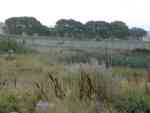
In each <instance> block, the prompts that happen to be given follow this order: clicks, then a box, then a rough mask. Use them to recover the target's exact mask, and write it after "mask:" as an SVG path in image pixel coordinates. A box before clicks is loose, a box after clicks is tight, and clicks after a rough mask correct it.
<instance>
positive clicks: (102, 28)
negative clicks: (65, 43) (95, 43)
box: [85, 21, 111, 38]
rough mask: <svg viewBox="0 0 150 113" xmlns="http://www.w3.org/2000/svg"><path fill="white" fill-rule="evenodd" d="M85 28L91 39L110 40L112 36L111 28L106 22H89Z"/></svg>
mask: <svg viewBox="0 0 150 113" xmlns="http://www.w3.org/2000/svg"><path fill="white" fill-rule="evenodd" d="M85 28H86V31H87V33H88V34H89V35H90V36H91V37H98V38H100V37H102V38H109V37H110V36H111V26H110V24H109V23H107V22H105V21H89V22H87V23H86V24H85Z"/></svg>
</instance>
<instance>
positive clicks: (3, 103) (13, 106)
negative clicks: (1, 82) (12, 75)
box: [0, 94, 18, 113]
mask: <svg viewBox="0 0 150 113" xmlns="http://www.w3.org/2000/svg"><path fill="white" fill-rule="evenodd" d="M17 103H18V100H17V98H16V96H14V95H9V94H8V95H6V94H5V95H3V94H2V95H0V113H10V112H13V111H18V107H17Z"/></svg>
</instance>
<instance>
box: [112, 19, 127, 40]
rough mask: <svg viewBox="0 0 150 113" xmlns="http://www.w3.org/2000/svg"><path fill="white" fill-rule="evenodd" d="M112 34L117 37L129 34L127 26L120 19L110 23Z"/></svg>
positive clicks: (124, 37) (124, 36)
mask: <svg viewBox="0 0 150 113" xmlns="http://www.w3.org/2000/svg"><path fill="white" fill-rule="evenodd" d="M111 29H112V36H113V37H115V38H119V39H126V38H127V37H128V36H129V29H128V26H127V25H126V24H125V23H124V22H121V21H114V22H112V23H111Z"/></svg>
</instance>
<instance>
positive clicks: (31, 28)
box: [5, 17, 49, 35]
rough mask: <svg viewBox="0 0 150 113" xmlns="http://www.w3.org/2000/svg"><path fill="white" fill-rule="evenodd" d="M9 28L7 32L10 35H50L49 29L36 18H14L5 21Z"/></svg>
mask: <svg viewBox="0 0 150 113" xmlns="http://www.w3.org/2000/svg"><path fill="white" fill-rule="evenodd" d="M5 24H6V26H7V32H8V33H9V34H22V33H26V34H29V35H33V34H35V33H37V34H39V35H48V34H49V28H48V27H46V26H44V25H42V24H41V23H40V22H39V21H38V20H37V19H35V18H34V17H13V18H9V19H7V20H6V21H5Z"/></svg>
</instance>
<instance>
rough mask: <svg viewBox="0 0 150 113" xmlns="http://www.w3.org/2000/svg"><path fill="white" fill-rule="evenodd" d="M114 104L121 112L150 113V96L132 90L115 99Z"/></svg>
mask: <svg viewBox="0 0 150 113" xmlns="http://www.w3.org/2000/svg"><path fill="white" fill-rule="evenodd" d="M113 105H114V107H115V108H116V109H117V110H118V111H119V112H121V113H150V96H147V95H145V94H144V93H143V92H138V91H131V92H128V93H127V94H126V95H124V96H123V95H122V96H121V97H117V98H116V99H114V100H113Z"/></svg>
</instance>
